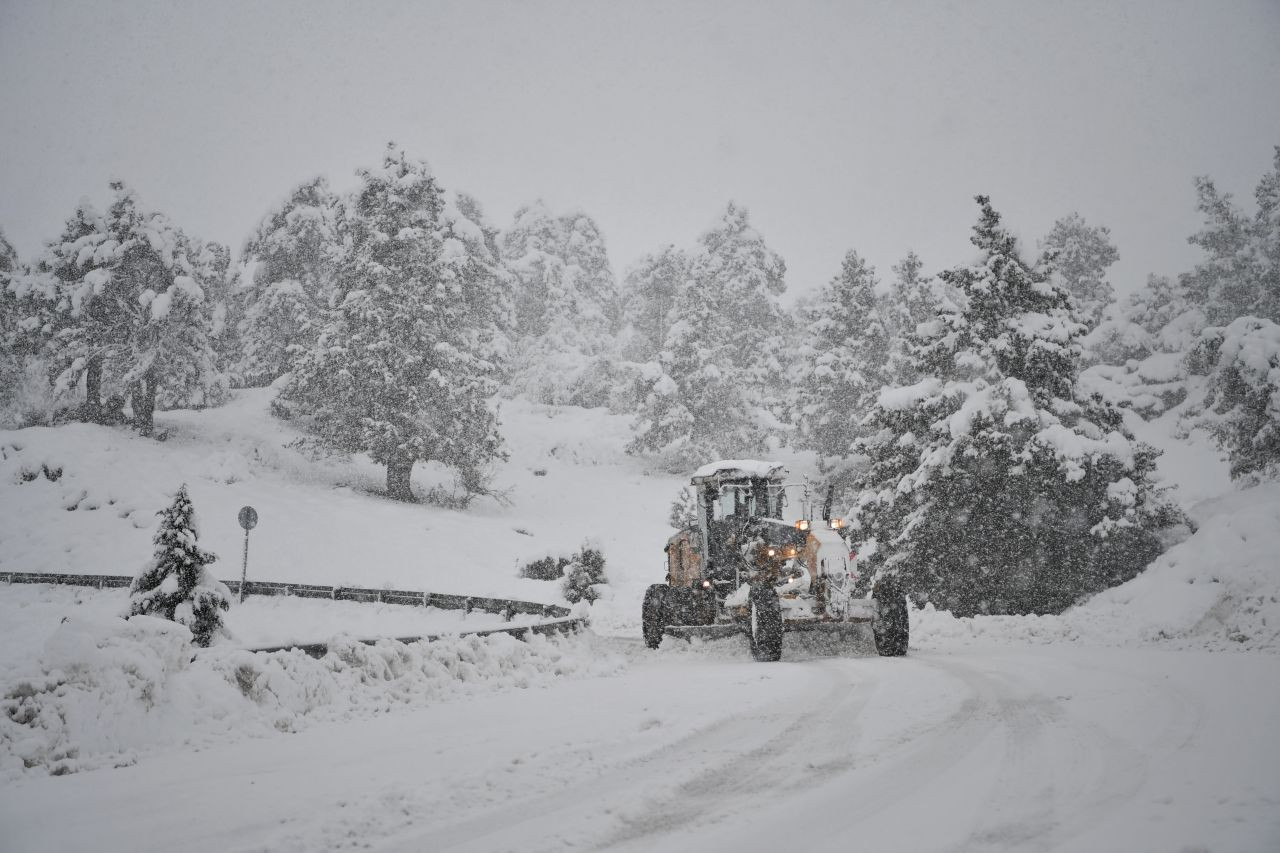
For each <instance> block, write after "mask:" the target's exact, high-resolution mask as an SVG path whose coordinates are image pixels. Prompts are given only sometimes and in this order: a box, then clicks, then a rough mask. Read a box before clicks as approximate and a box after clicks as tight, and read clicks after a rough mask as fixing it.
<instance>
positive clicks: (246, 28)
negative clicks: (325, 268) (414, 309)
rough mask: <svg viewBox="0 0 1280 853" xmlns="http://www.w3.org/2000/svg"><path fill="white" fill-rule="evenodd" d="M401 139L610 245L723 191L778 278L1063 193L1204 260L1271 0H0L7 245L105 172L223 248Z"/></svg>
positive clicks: (1240, 171) (1258, 111)
mask: <svg viewBox="0 0 1280 853" xmlns="http://www.w3.org/2000/svg"><path fill="white" fill-rule="evenodd" d="M388 140H395V141H396V142H397V143H398V144H399V145H401V146H402V147H403V148H404V149H405V150H406V151H408V152H409V153H410V155H411V156H416V157H423V158H425V159H427V160H428V161H429V162H430V163H431V164H432V167H433V168H434V170H435V172H436V174H437V176H438V177H439V179H440V180H441V182H442V183H443V184H444V185H445V186H446V187H450V188H458V189H463V190H466V191H468V192H470V193H472V194H473V195H475V196H476V197H478V198H479V199H480V201H481V202H482V204H483V205H484V207H485V209H486V211H487V212H488V214H489V216H490V217H491V218H492V219H493V220H494V221H495V222H496V223H497V224H499V225H500V226H505V225H507V224H509V222H510V220H511V215H512V213H513V212H514V210H515V208H516V207H517V206H518V205H519V204H521V203H523V202H526V201H530V200H533V199H535V198H538V197H542V198H544V199H545V200H546V202H547V203H548V205H550V207H551V208H552V209H553V210H555V211H557V212H559V211H564V210H568V209H579V210H582V211H585V212H586V213H589V214H590V215H592V216H593V217H594V218H595V219H596V220H597V222H598V223H599V224H600V226H601V228H602V229H603V231H604V233H605V235H606V238H607V239H608V241H609V247H610V254H611V257H612V259H613V264H614V268H615V270H616V271H617V272H618V273H619V274H620V275H621V274H622V273H623V272H624V271H625V269H626V268H627V266H629V265H630V264H631V263H632V262H634V261H635V260H636V259H637V258H638V257H639V256H640V255H641V254H643V253H645V252H649V251H653V250H655V249H657V248H659V247H661V246H662V245H664V244H666V243H676V244H682V245H685V244H691V243H692V242H693V241H694V240H695V239H696V237H697V235H698V234H699V233H701V232H702V231H703V230H704V229H705V228H706V227H707V226H708V225H710V224H711V222H712V221H713V220H714V219H715V218H716V216H717V214H718V213H719V211H720V210H721V209H722V208H723V206H724V204H725V203H726V202H727V201H728V200H730V199H734V200H736V201H738V202H740V203H742V204H744V205H746V206H747V207H748V208H749V209H750V210H751V214H752V218H753V221H754V223H755V225H756V227H757V228H758V229H759V230H760V231H761V232H762V233H763V234H764V235H765V238H766V239H767V240H768V241H769V243H770V244H771V245H772V246H773V247H774V248H775V249H776V250H777V251H779V252H780V253H781V254H782V255H783V257H785V258H786V260H787V264H788V268H789V274H788V280H789V283H790V286H791V288H792V289H793V291H805V290H808V289H812V288H813V287H815V286H816V285H818V284H820V283H822V282H824V281H826V280H827V279H829V278H830V277H831V276H832V275H834V274H835V273H836V272H838V270H839V265H840V259H841V257H842V256H843V254H844V252H845V251H846V250H847V249H849V248H856V249H857V250H858V251H859V252H861V253H862V254H863V255H865V256H866V257H868V258H869V259H870V260H871V262H872V263H874V264H875V265H876V266H877V267H878V268H879V269H880V271H881V273H882V277H887V276H888V275H889V267H890V266H891V265H892V264H893V263H895V262H896V261H897V260H898V259H900V258H901V256H902V255H903V254H904V253H905V252H906V251H907V249H909V248H915V249H916V251H918V252H919V253H920V254H921V256H922V257H923V259H924V261H925V265H926V269H927V270H928V271H931V272H933V271H937V270H939V269H942V268H945V267H948V266H953V265H955V264H958V263H965V262H967V261H969V260H970V259H971V254H972V253H971V251H970V247H969V246H968V243H967V242H966V241H967V239H968V235H969V228H970V227H971V225H972V224H973V222H974V221H975V219H976V212H977V208H976V206H975V205H974V204H973V201H972V196H973V195H974V194H976V193H986V194H989V195H991V196H992V199H993V201H994V203H995V205H996V208H997V209H998V210H1000V211H1001V212H1002V213H1003V214H1004V215H1005V220H1006V222H1008V223H1009V224H1010V225H1011V226H1012V227H1013V228H1014V230H1015V231H1016V232H1018V233H1019V234H1020V235H1022V236H1023V237H1024V239H1026V240H1027V241H1029V242H1030V243H1032V244H1034V241H1035V239H1037V238H1038V237H1040V236H1042V235H1043V234H1044V233H1045V232H1046V231H1047V230H1048V228H1049V227H1050V226H1051V224H1052V223H1053V221H1054V220H1055V219H1056V218H1058V217H1060V216H1062V215H1064V214H1066V213H1069V212H1071V211H1073V210H1074V211H1078V212H1079V213H1080V214H1081V215H1083V216H1084V217H1085V218H1086V219H1087V220H1088V221H1090V222H1092V223H1095V224H1105V225H1108V226H1110V227H1111V229H1112V233H1113V239H1114V241H1115V242H1116V244H1117V245H1118V247H1119V249H1120V253H1121V262H1120V263H1119V264H1117V265H1116V267H1115V268H1114V269H1113V275H1112V280H1113V282H1114V283H1115V284H1116V285H1117V287H1118V288H1120V289H1121V290H1129V289H1132V288H1134V287H1136V286H1138V285H1139V284H1141V282H1142V280H1143V279H1144V278H1145V276H1146V274H1147V273H1148V272H1153V271H1154V272H1165V273H1175V272H1178V271H1180V270H1183V269H1186V268H1188V266H1189V265H1190V264H1191V263H1193V262H1194V259H1195V257H1196V255H1195V252H1194V251H1193V250H1192V249H1191V247H1188V246H1187V245H1186V237H1187V236H1188V235H1189V234H1190V233H1192V232H1193V231H1194V230H1195V229H1196V227H1197V224H1198V221H1199V219H1198V217H1197V214H1196V213H1195V210H1194V193H1193V189H1192V183H1191V179H1192V177H1193V176H1194V175H1198V174H1209V175H1212V176H1213V177H1215V179H1216V180H1217V181H1218V184H1219V186H1220V187H1221V188H1222V189H1224V190H1228V191H1232V192H1234V193H1236V194H1237V195H1238V197H1239V198H1240V200H1241V201H1242V202H1245V203H1246V204H1248V205H1249V209H1252V191H1253V187H1254V185H1255V184H1256V182H1257V179H1258V178H1259V177H1260V176H1261V175H1262V174H1263V173H1264V172H1266V171H1267V170H1268V169H1269V167H1270V164H1271V157H1272V149H1273V146H1275V145H1277V144H1280V0H1249V2H1246V0H1203V2H1176V0H1155V1H1154V2H1129V3H1099V4H1094V3H1086V2H1031V0H1011V2H980V3H959V2H957V3H948V2H852V0H850V2H774V3H762V2H696V1H695V2H690V0H686V2H678V3H666V2H644V3H640V2H631V3H627V2H541V1H540V0H531V1H530V2H519V3H516V2H457V3H452V2H406V3H393V2H380V3H359V4H357V3H351V4H328V3H319V2H307V3H286V2H270V3H256V2H255V3H243V2H225V0H219V2H190V3H188V2H112V0H95V2H47V0H31V2H24V1H22V0H0V146H2V150H3V156H2V157H0V228H3V230H4V232H5V233H6V235H7V236H8V237H9V239H10V241H11V242H12V243H13V244H14V245H15V246H16V247H17V249H18V251H19V253H20V254H21V255H22V256H23V257H24V258H30V257H32V256H33V255H34V254H35V253H36V252H37V251H38V250H39V248H40V246H41V245H42V244H43V242H44V241H45V240H47V239H50V238H52V237H55V236H56V235H57V234H58V233H59V231H60V229H61V225H62V223H63V221H64V220H65V219H66V218H67V216H69V215H70V214H71V212H72V211H73V209H74V207H75V205H76V203H77V201H78V200H79V199H80V198H82V197H88V198H89V199H91V200H92V201H93V202H94V203H95V204H97V205H99V206H104V205H105V203H106V200H107V198H108V189H107V182H108V181H109V180H110V179H111V178H113V177H119V178H122V179H124V180H126V181H128V182H129V183H131V184H132V185H134V187H135V188H136V189H137V191H138V193H139V195H140V197H141V200H142V202H143V204H144V205H146V206H147V207H150V208H155V209H159V210H162V211H164V212H166V213H168V214H169V215H170V216H171V217H173V219H174V220H175V221H176V222H177V223H178V224H179V225H181V226H182V227H183V228H184V229H186V230H187V231H189V232H191V233H194V234H197V235H199V236H201V237H205V238H207V239H214V240H218V241H221V242H225V243H229V244H230V245H231V246H232V247H233V249H234V250H235V251H237V252H238V251H239V248H240V246H241V244H242V242H243V240H244V238H245V236H246V235H247V234H248V232H249V230H250V229H251V228H252V226H253V225H254V224H255V223H256V222H257V220H258V219H259V218H260V217H261V216H262V215H263V214H264V213H265V212H266V211H267V209H268V208H269V207H270V206H272V205H273V204H275V203H276V202H277V201H278V200H279V199H280V198H282V197H283V196H284V195H286V194H287V193H288V191H289V190H290V189H291V188H292V187H293V186H294V185H296V184H297V183H299V182H301V181H303V180H306V179H308V178H309V177H312V176H314V175H316V174H326V175H328V176H329V177H330V179H331V180H332V181H333V182H334V184H335V186H337V187H339V188H346V187H349V186H350V185H351V184H352V183H353V178H352V173H353V171H354V169H355V168H356V167H358V166H362V165H373V164H376V163H377V162H379V161H380V159H381V156H382V151H383V146H384V145H385V143H386V142H387V141H388Z"/></svg>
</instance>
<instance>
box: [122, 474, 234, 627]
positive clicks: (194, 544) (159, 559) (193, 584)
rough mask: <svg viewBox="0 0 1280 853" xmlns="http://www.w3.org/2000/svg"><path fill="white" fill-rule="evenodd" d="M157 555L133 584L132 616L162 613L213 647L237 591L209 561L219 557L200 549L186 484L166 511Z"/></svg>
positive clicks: (158, 537)
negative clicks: (212, 569)
mask: <svg viewBox="0 0 1280 853" xmlns="http://www.w3.org/2000/svg"><path fill="white" fill-rule="evenodd" d="M157 515H159V516H160V527H159V529H158V530H157V531H156V535H155V539H154V540H153V541H154V542H155V546H156V550H155V555H154V556H153V557H152V558H151V560H150V562H148V563H147V564H146V565H145V566H144V567H143V568H142V571H140V572H139V573H138V576H137V577H135V578H134V579H133V584H132V585H131V586H130V587H129V611H128V615H129V616H140V615H145V616H159V617H161V618H163V619H168V620H170V621H173V622H178V623H180V624H182V625H185V626H187V628H189V629H190V630H191V634H192V638H193V642H195V644H196V645H198V646H207V645H209V643H210V641H211V640H212V639H213V637H214V636H215V635H216V634H218V633H220V632H221V631H223V627H222V611H223V610H226V609H227V608H229V607H230V606H231V591H230V590H229V589H227V587H226V584H224V583H222V582H221V581H219V580H218V579H216V578H215V577H214V576H213V575H212V573H210V572H209V570H208V568H207V566H208V565H209V564H210V563H212V562H213V561H214V560H216V559H217V557H216V556H215V555H214V554H212V553H210V552H208V551H205V550H203V549H202V548H200V546H199V544H198V540H199V538H200V531H199V527H198V525H197V521H196V513H195V509H194V507H192V505H191V498H190V496H189V495H188V494H187V486H186V484H185V483H184V484H183V485H182V486H181V487H180V488H179V489H178V491H177V493H176V494H175V495H174V496H173V503H171V504H170V505H169V506H168V507H167V508H166V509H164V510H161V511H160V512H159V513H157Z"/></svg>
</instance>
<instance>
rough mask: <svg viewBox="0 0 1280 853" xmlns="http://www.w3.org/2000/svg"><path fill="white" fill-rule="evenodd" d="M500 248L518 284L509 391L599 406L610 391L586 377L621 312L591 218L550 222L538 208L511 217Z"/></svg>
mask: <svg viewBox="0 0 1280 853" xmlns="http://www.w3.org/2000/svg"><path fill="white" fill-rule="evenodd" d="M500 243H501V247H502V258H503V260H504V261H505V263H506V265H507V267H508V269H510V271H511V273H512V274H513V275H514V278H515V307H516V324H515V336H514V338H515V340H514V344H515V347H514V354H513V358H512V362H513V370H512V375H511V379H510V382H511V385H512V388H513V390H515V391H516V392H519V393H524V394H527V395H529V396H530V397H531V398H533V399H535V400H538V401H540V402H544V403H552V404H574V405H601V404H602V403H604V402H605V399H606V398H607V396H608V388H607V387H600V384H599V383H598V382H586V381H585V379H586V378H587V377H586V373H587V369H588V367H589V366H590V365H591V364H592V363H593V362H594V361H595V360H597V359H599V358H601V357H603V356H605V355H606V354H607V353H609V352H610V351H611V350H612V348H613V343H614V335H615V334H616V332H617V331H618V313H619V312H618V292H617V284H616V282H615V281H614V277H613V272H612V270H611V268H610V266H609V260H608V251H607V248H606V246H605V241H604V236H603V234H601V232H600V230H599V228H598V227H597V226H596V224H595V222H594V221H593V220H592V219H591V218H590V217H589V216H586V215H585V214H581V213H577V214H566V215H564V216H560V217H555V216H553V215H552V214H551V212H550V211H549V210H548V209H547V207H546V205H545V204H543V203H542V202H540V201H539V202H537V203H535V204H532V205H528V206H525V207H522V208H520V209H519V210H518V211H516V215H515V222H514V223H513V224H512V226H511V228H509V229H508V230H506V231H505V232H503V234H502V236H501V241H500Z"/></svg>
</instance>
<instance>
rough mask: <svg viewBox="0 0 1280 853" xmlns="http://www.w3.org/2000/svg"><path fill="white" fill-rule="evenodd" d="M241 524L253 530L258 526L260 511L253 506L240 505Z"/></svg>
mask: <svg viewBox="0 0 1280 853" xmlns="http://www.w3.org/2000/svg"><path fill="white" fill-rule="evenodd" d="M240 526H241V527H243V528H244V529H245V530H252V529H253V528H255V527H257V526H258V511H257V510H256V509H254V508H253V507H251V506H242V507H240Z"/></svg>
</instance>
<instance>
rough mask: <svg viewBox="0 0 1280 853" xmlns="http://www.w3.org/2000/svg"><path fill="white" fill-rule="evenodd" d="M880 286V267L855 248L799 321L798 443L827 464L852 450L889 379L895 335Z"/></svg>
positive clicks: (842, 457)
mask: <svg viewBox="0 0 1280 853" xmlns="http://www.w3.org/2000/svg"><path fill="white" fill-rule="evenodd" d="M876 286H877V280H876V275H875V268H874V267H872V266H870V265H868V264H867V262H866V261H865V260H863V259H862V258H861V257H860V256H859V255H858V253H857V252H854V251H850V252H849V253H848V254H846V255H845V257H844V263H843V265H842V267H841V272H840V275H838V276H836V277H835V278H834V279H832V280H831V281H830V282H829V283H828V284H827V285H826V286H825V287H823V289H822V290H821V291H820V292H819V294H818V297H817V299H816V300H815V301H814V302H812V303H810V304H809V305H808V306H807V307H806V309H805V317H804V318H803V319H802V321H801V323H800V327H801V328H802V329H804V330H805V332H804V335H803V337H802V338H801V340H802V344H801V347H800V352H801V362H800V365H799V370H800V376H801V378H800V380H799V383H798V385H797V388H796V392H797V407H798V410H799V435H798V443H799V445H800V446H801V447H805V448H808V449H811V450H814V451H816V452H817V453H818V455H819V457H820V458H821V459H823V460H825V461H827V462H833V461H834V460H839V459H844V458H846V457H848V456H849V455H850V454H851V453H852V452H853V445H854V442H855V440H856V439H857V438H858V437H859V436H860V435H861V434H862V428H861V422H862V419H863V418H864V417H866V415H867V414H868V413H869V412H870V410H871V406H872V404H873V403H874V401H875V399H876V397H877V396H878V395H879V394H880V389H881V388H882V387H883V386H884V385H886V384H887V383H888V380H889V373H888V370H889V345H890V341H889V332H888V330H887V329H886V328H885V323H884V321H883V319H882V318H881V314H880V309H879V307H878V305H877V299H876Z"/></svg>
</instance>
